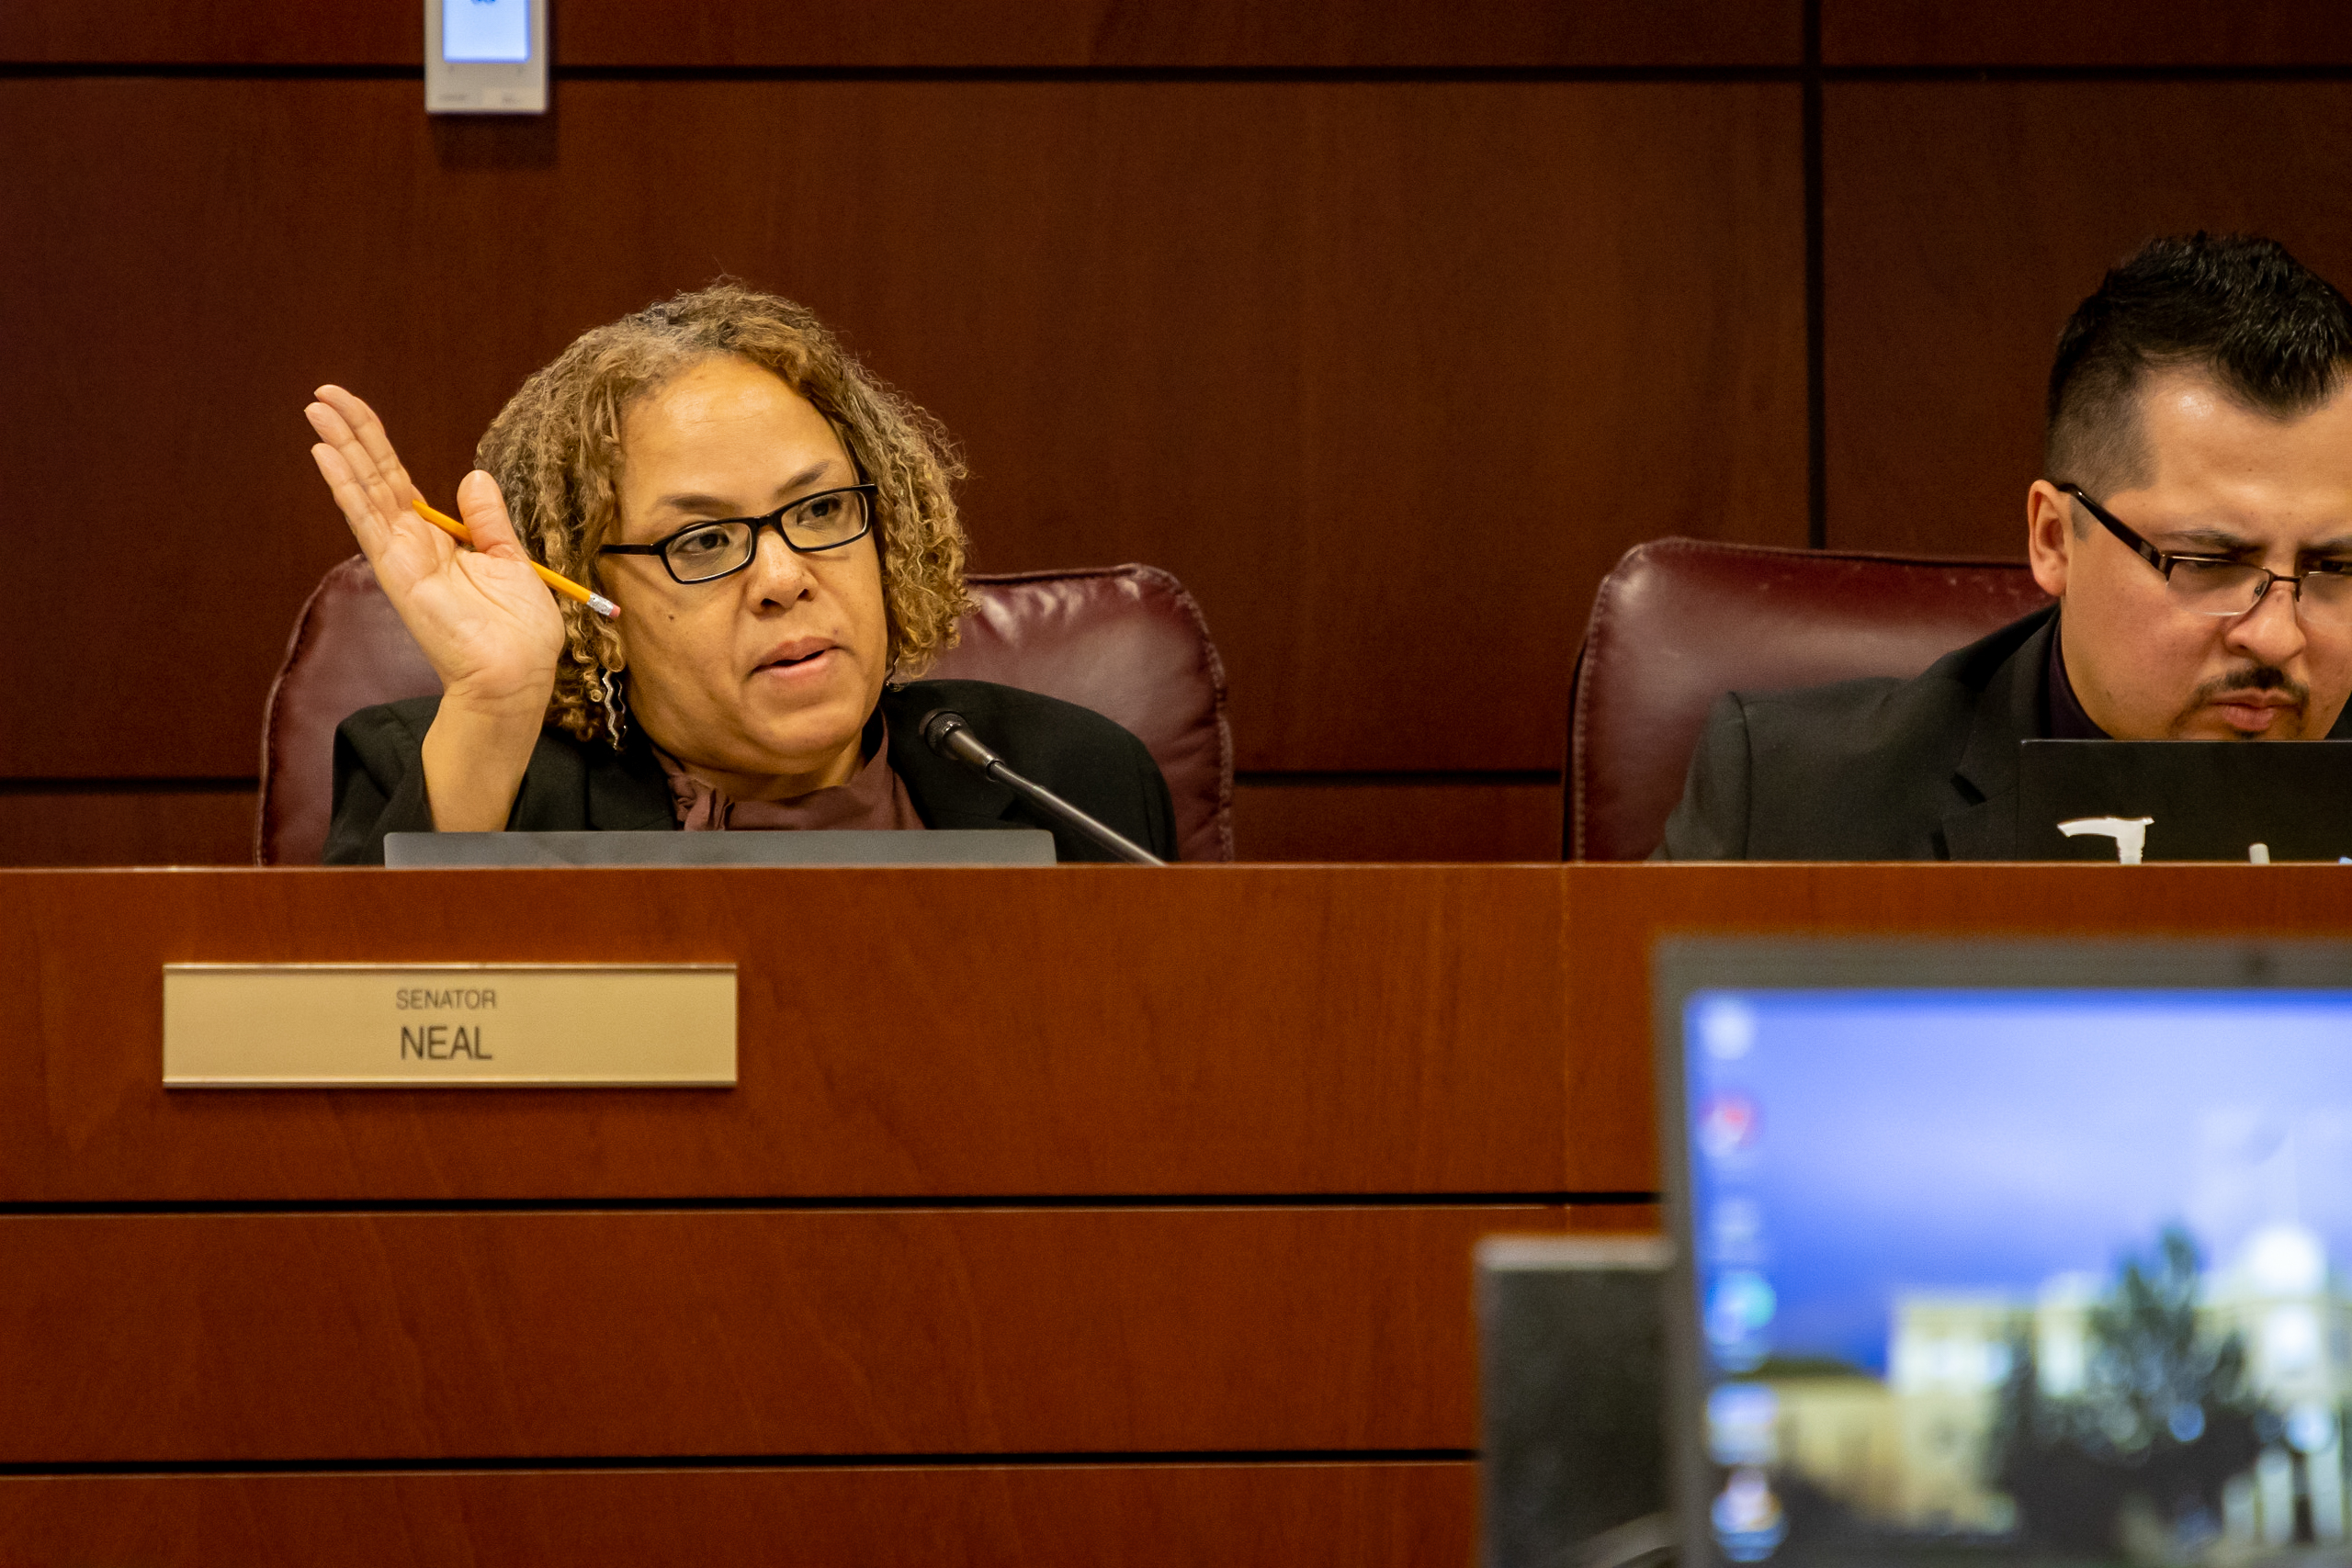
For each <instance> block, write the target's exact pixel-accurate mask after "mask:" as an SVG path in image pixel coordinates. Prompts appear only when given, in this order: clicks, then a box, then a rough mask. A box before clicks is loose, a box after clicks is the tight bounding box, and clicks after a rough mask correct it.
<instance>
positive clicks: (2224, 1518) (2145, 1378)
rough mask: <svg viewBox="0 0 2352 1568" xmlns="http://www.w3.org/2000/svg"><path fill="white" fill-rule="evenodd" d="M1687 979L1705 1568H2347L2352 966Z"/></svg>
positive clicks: (2195, 954)
mask: <svg viewBox="0 0 2352 1568" xmlns="http://www.w3.org/2000/svg"><path fill="white" fill-rule="evenodd" d="M1660 981H1661V985H1660V993H1659V999H1660V1003H1661V1007H1660V1023H1661V1029H1660V1033H1661V1041H1660V1044H1661V1062H1660V1066H1661V1069H1662V1071H1661V1074H1660V1077H1661V1083H1662V1087H1663V1089H1664V1091H1665V1092H1664V1095H1663V1098H1664V1100H1665V1101H1666V1106H1665V1109H1666V1112H1667V1119H1668V1125H1667V1129H1666V1131H1667V1139H1666V1142H1667V1145H1668V1161H1669V1167H1670V1168H1669V1172H1668V1183H1669V1187H1670V1188H1671V1189H1672V1197H1673V1199H1674V1201H1675V1208H1676V1214H1677V1224H1678V1226H1679V1230H1680V1232H1681V1238H1680V1239H1681V1241H1682V1243H1683V1249H1684V1256H1685V1258H1687V1259H1688V1266H1687V1268H1686V1269H1685V1271H1684V1275H1683V1278H1682V1280H1681V1281H1680V1282H1679V1285H1678V1287H1677V1288H1678V1292H1679V1295H1680V1301H1679V1305H1680V1306H1681V1307H1682V1308H1683V1309H1684V1311H1683V1313H1682V1314H1681V1316H1682V1320H1683V1321H1682V1325H1681V1327H1682V1332H1681V1333H1680V1335H1679V1359H1680V1361H1681V1367H1680V1371H1681V1373H1682V1376H1681V1377H1680V1378H1679V1382H1678V1395H1677V1404H1678V1409H1677V1410H1676V1411H1674V1412H1672V1413H1671V1414H1672V1416H1673V1417H1674V1424H1675V1425H1676V1427H1678V1428H1679V1437H1680V1438H1682V1442H1681V1449H1682V1458H1683V1463H1682V1466H1681V1481H1682V1483H1683V1484H1682V1490H1683V1494H1684V1497H1683V1505H1682V1509H1681V1513H1682V1519H1683V1527H1684V1530H1685V1532H1686V1541H1688V1540H1691V1538H1692V1537H1696V1538H1698V1539H1699V1540H1702V1541H1703V1542H1704V1543H1705V1546H1706V1548H1707V1550H1705V1551H1692V1552H1689V1553H1688V1554H1687V1555H1686V1557H1685V1559H1684V1560H1685V1561H1686V1562H1704V1561H1722V1562H1775V1563H1790V1564H1818V1563H1840V1564H1843V1563H1862V1562H1882V1563H1909V1562H1917V1563H1929V1562H1933V1563H1938V1564H1942V1563H1948V1562H1980V1563H1988V1564H1990V1563H2009V1562H2017V1563H2025V1562H2031V1563H2052V1564H2055V1563H2061V1562H2064V1563H2089V1562H2119V1563H2120V1562H2130V1561H2138V1562H2154V1561H2171V1562H2200V1561H2201V1562H2259V1561H2262V1560H2263V1559H2264V1558H2265V1556H2266V1555H2269V1554H2279V1553H2283V1554H2286V1555H2284V1556H2280V1557H2278V1560H2279V1561H2282V1562H2284V1561H2295V1562H2314V1561H2352V1557H2348V1556H2347V1555H2346V1551H2347V1549H2346V1522H2347V1521H2346V1514H2347V1499H2348V1498H2352V1485H2347V1473H2346V1442H2345V1440H2344V1432H2345V1426H2346V1417H2347V1415H2352V1408H2347V1405H2348V1404H2352V1289H2347V1280H2346V1277H2345V1275H2344V1274H2343V1273H2342V1272H2341V1270H2342V1269H2345V1268H2346V1265H2347V1264H2352V957H2348V956H2347V955H2346V953H2345V952H2344V951H2342V950H2332V949H2316V948H2297V949H2282V948H2278V947H2267V948H2266V947H2246V946H2245V945H2243V944H2220V943H2217V944H2210V945H2199V944H2143V945H2136V946H2120V947H2119V946H2101V947H2087V946H2075V945H2069V944H2061V943H2051V944H2034V945H2030V946H2013V947H2002V946H1989V947H1988V946H1981V945H1978V946H1969V947H1964V948H1960V947H1944V948H1936V947H1912V946H1897V945H1895V944H1855V943H1807V944H1790V943H1720V942H1714V943H1685V944H1679V946H1678V947H1677V948H1676V949H1675V950H1674V951H1672V952H1671V953H1668V954H1666V955H1665V956H1664V957H1663V958H1662V960H1661V965H1660ZM2314 1551H2316V1552H2318V1553H2321V1554H2322V1555H2320V1556H2316V1557H2314V1556H2312V1555H2310V1554H2311V1553H2312V1552H2314Z"/></svg>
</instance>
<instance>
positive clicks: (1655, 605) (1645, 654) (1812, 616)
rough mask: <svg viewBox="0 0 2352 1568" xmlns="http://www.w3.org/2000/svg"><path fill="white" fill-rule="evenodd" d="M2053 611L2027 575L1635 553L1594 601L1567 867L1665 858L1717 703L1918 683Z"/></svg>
mask: <svg viewBox="0 0 2352 1568" xmlns="http://www.w3.org/2000/svg"><path fill="white" fill-rule="evenodd" d="M2049 603H2050V600H2049V598H2048V596H2047V595H2045V594H2044V593H2043V592H2041V588H2040V587H2039V586H2037V585H2036V584H2035V582H2034V581H2033V576H2032V574H2031V573H2030V571H2028V570H2026V568H2025V565H2024V563H2023V562H2011V561H1991V560H1968V559H1956V560H1939V559H1930V558H1924V557H1917V556H1890V555H1871V554H1866V553H1861V552H1858V551H1851V550H1790V549H1774V548H1771V547H1767V546H1762V545H1724V544H1714V543H1711V542H1710V541H1708V540H1704V539H1658V540H1655V541H1653V542H1652V543H1650V544H1646V545H1637V546H1635V547H1634V548H1633V549H1631V550H1628V551H1627V552H1626V553H1625V558H1623V560H1621V561H1619V562H1618V563H1617V565H1616V568H1615V570H1611V572H1610V574H1609V576H1608V577H1607V578H1606V579H1605V580H1603V581H1602V582H1601V584H1600V595H1599V596H1598V597H1597V598H1596V599H1595V600H1594V601H1593V605H1592V619H1591V621H1590V622H1589V624H1588V625H1587V626H1586V627H1585V634H1584V651H1583V652H1582V653H1581V654H1580V655H1579V656H1578V657H1577V671H1576V681H1575V684H1574V685H1573V686H1572V687H1571V689H1570V694H1569V697H1568V787H1567V797H1568V801H1567V817H1568V830H1567V852H1568V856H1569V858H1570V859H1572V860H1640V859H1643V858H1644V857H1645V856H1646V855H1647V854H1648V853H1649V852H1651V851H1652V850H1654V849H1656V848H1657V844H1658V840H1660V839H1661V838H1663V837H1664V836H1665V831H1666V818H1667V817H1668V813H1670V812H1672V811H1673V809H1674V805H1675V802H1677V801H1679V800H1680V799H1681V798H1682V781H1683V776H1684V774H1685V773H1688V772H1689V770H1690V766H1691V751H1692V750H1695V749H1696V748H1697V746H1698V743H1699V731H1700V730H1701V728H1702V727H1703V726H1704V724H1705V722H1706V717H1707V709H1708V707H1709V706H1710V705H1713V702H1714V700H1715V698H1716V697H1718V696H1720V695H1721V694H1724V693H1725V692H1730V691H1741V692H1769V691H1772V690H1775V689H1778V688H1784V687H1789V686H1811V685H1816V684H1819V683H1821V682H1827V681H1847V680H1851V679H1853V678H1855V677H1857V676H1861V675H1899V676H1911V675H1917V673H1919V671H1922V670H1925V669H1926V668H1927V667H1928V665H1930V664H1932V663H1934V662H1935V661H1936V660H1938V659H1939V658H1941V657H1942V656H1943V655H1944V654H1946V653H1949V652H1951V650H1952V649H1955V648H1958V647H1960V646H1962V644H1963V643H1969V642H1973V641H1975V640H1976V639H1977V638H1978V637H1983V636H1984V635H1985V633H1987V632H1990V631H1992V630H1994V629H1995V628H1996V627H1999V626H2007V625H2008V624H2009V623H2010V622H2011V621H2014V620H2016V619H2018V617H2019V616H2021V615H2028V614H2030V613H2031V612H2032V611H2034V610H2037V609H2039V608H2041V606H2042V605H2044V604H2049Z"/></svg>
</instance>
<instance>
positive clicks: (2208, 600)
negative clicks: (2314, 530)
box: [2058, 483, 2352, 621]
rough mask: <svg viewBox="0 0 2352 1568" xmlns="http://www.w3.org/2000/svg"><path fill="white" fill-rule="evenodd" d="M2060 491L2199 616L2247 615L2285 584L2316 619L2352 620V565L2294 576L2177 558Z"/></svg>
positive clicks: (2332, 564) (2218, 559)
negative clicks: (2157, 574) (2274, 586)
mask: <svg viewBox="0 0 2352 1568" xmlns="http://www.w3.org/2000/svg"><path fill="white" fill-rule="evenodd" d="M2058 488H2059V489H2060V490H2062V491H2065V492H2066V493H2067V494H2068V495H2071V496H2073V497H2074V498H2075V500H2076V501H2079V502H2082V503H2083V510H2084V511H2086V512H2087V513H2090V514H2091V515H2092V516H2093V517H2096V518H2098V520H2099V522H2100V523H2101V524H2102V525H2105V526H2106V528H2107V531H2108V532H2109V533H2110V534H2112V535H2114V536H2116V537H2117V538H2119V539H2120V540H2122V541H2123V542H2124V543H2125V544H2126V545H2128V546H2130V547H2131V553H2132V554H2134V555H2136V556H2138V557H2139V558H2141V559H2142V560H2143V561H2146V562H2147V563H2148V564H2149V565H2150V566H2152V567H2154V568H2155V569H2156V570H2158V571H2159V572H2162V573H2163V574H2164V580H2165V583H2166V584H2167V585H2168V586H2169V587H2170V588H2171V589H2172V595H2173V597H2174V598H2175V599H2177V600H2178V601H2179V602H2180V605H2181V607H2182V608H2183V609H2186V610H2193V611H2195V612H2196V613H2197V614H2198V615H2245V614H2247V613H2249V612H2250V611H2252V610H2253V609H2254V608H2255V606H2256V605H2258V604H2261V603H2262V602H2263V600H2265V599H2267V598H2268V597H2269V596H2270V585H2271V584H2272V583H2274V582H2283V583H2285V584H2287V587H2288V592H2290V593H2292V594H2293V595H2294V597H2295V603H2296V604H2298V605H2299V606H2301V608H2302V609H2304V610H2306V611H2308V612H2310V613H2311V614H2312V615H2319V616H2324V617H2325V618H2326V619H2328V620H2331V621H2335V620H2352V560H2315V561H2313V562H2312V563H2311V565H2310V566H2308V567H2306V568H2305V569H2304V570H2302V571H2301V573H2296V574H2290V573H2286V572H2278V571H2272V570H2268V569H2267V568H2266V567H2259V566H2256V565H2255V564H2254V563H2253V562H2252V561H2242V560H2233V559H2231V558H2229V557H2227V556H2185V555H2174V554H2172V553H2170V552H2169V551H2165V550H2160V549H2158V548H2156V547H2155V546H2154V545H2152V544H2150V543H2148V541H2147V540H2145V539H2143V538H2142V537H2140V536H2139V535H2137V534H2135V533H2133V532H2132V531H2131V529H2130V528H2128V527H2126V526H2125V525H2123V524H2122V523H2121V522H2120V520H2118V518H2117V517H2116V515H2115V514H2114V513H2111V512H2109V510H2108V509H2107V508H2106V507H2104V506H2101V505H2100V504H2099V503H2098V502H2096V501H2093V500H2092V499H2091V498H2090V497H2089V496H2087V495H2086V494H2084V493H2083V487H2082V486H2080V485H2073V484H2064V483H2061V484H2060V485H2059V486H2058Z"/></svg>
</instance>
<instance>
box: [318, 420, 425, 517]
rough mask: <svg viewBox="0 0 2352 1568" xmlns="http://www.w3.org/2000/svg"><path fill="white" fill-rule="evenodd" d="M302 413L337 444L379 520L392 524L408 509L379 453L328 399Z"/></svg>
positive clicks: (322, 436) (323, 437)
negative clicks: (380, 462) (370, 448)
mask: <svg viewBox="0 0 2352 1568" xmlns="http://www.w3.org/2000/svg"><path fill="white" fill-rule="evenodd" d="M302 416H303V417H304V418H305V419H307V420H309V421H310V422H311V429H312V430H313V431H315V432H317V433H318V437H319V439H320V440H321V441H322V442H324V443H325V444H326V445H327V446H331V447H333V448H334V452H335V455H336V456H337V457H341V458H342V459H343V466H344V468H345V471H346V472H348V473H349V474H350V476H351V482H352V483H353V484H354V485H356V486H357V487H358V491H359V494H360V495H361V496H362V497H363V498H364V500H365V502H366V503H367V505H368V509H369V510H370V511H372V512H374V513H375V514H376V516H377V518H378V520H379V521H380V522H383V523H385V524H387V525H389V524H390V523H392V522H393V521H394V520H395V519H396V518H397V517H398V515H399V514H400V513H401V512H402V511H404V510H405V509H406V505H407V503H406V502H403V501H401V499H400V491H399V489H398V487H396V486H395V485H393V484H392V483H391V482H390V480H388V479H385V477H384V474H383V471H382V469H381V468H379V466H378V464H377V462H376V458H375V456H374V455H373V454H372V453H370V452H369V451H368V448H367V446H366V445H365V444H364V443H362V442H361V441H360V439H359V437H358V436H357V435H356V434H354V433H353V431H352V428H351V425H350V423H349V422H347V421H346V420H345V418H344V416H343V414H342V413H341V412H339V411H338V410H336V409H335V408H334V406H333V405H331V404H329V403H326V402H314V403H311V405H309V406H308V407H307V408H305V409H303V411H302Z"/></svg>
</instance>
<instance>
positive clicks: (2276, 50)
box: [1821, 0, 2352, 67]
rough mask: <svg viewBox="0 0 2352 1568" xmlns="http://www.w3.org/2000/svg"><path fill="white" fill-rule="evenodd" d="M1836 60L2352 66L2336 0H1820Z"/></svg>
mask: <svg viewBox="0 0 2352 1568" xmlns="http://www.w3.org/2000/svg"><path fill="white" fill-rule="evenodd" d="M1821 58H1822V60H1823V61H1824V62H1825V63H1827V64H1830V65H1874V66H1905V65H1924V66H1941V65H2044V66H2067V65H2138V66H2166V65H2172V66H2203V67H2212V66H2233V65H2253V66H2264V65H2286V66H2296V65H2344V64H2352V8H2347V7H2346V6H2343V5H2341V4H2338V0H2232V3H2231V4H2228V5H2218V6H2217V5H2205V4H2201V3H2199V0H2053V3H2052V4H2047V5H2036V6H2020V5H2014V4H2007V5H2004V4H1992V5H1987V4H1985V3H1984V0H1822V6H1821Z"/></svg>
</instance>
